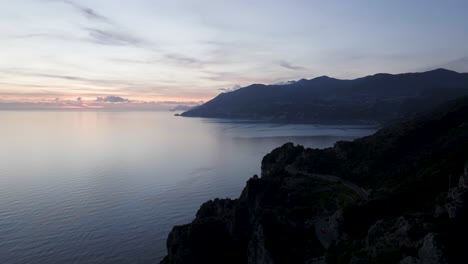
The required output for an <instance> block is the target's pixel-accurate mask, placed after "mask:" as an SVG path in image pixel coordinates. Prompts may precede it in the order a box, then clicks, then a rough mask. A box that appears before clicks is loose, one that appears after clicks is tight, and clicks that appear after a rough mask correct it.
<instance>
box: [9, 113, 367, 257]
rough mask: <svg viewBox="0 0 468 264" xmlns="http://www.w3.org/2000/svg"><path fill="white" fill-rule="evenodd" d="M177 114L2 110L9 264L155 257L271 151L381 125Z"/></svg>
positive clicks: (234, 191) (238, 186)
mask: <svg viewBox="0 0 468 264" xmlns="http://www.w3.org/2000/svg"><path fill="white" fill-rule="evenodd" d="M172 114H173V113H166V112H0V263H3V264H13V263H18V264H25V263H48V264H53V263H60V264H64V263H155V262H156V261H158V260H160V259H161V257H162V256H164V255H165V239H166V237H167V234H168V233H169V231H170V230H171V228H172V226H173V225H177V224H183V223H188V222H189V221H191V220H192V219H193V217H194V215H195V212H196V210H197V209H198V208H199V206H200V205H201V204H202V203H203V202H204V201H206V200H209V199H212V198H215V197H221V198H224V197H233V198H235V197H238V195H239V194H240V192H241V190H242V188H243V187H244V185H245V182H246V181H247V179H248V178H249V177H251V176H252V175H253V174H256V173H257V174H258V173H260V161H261V159H262V157H263V156H264V155H265V154H266V153H268V152H270V151H271V150H272V149H273V148H275V147H278V146H280V145H281V144H283V143H286V142H288V141H292V142H294V143H298V144H302V145H305V146H308V147H317V148H323V147H328V146H331V145H332V144H333V143H334V142H335V141H337V140H347V139H352V138H355V137H360V136H364V135H368V134H371V133H373V132H374V131H375V129H374V128H372V127H363V126H315V125H278V124H267V123H254V122H239V121H226V120H215V119H201V118H182V117H174V116H173V115H172Z"/></svg>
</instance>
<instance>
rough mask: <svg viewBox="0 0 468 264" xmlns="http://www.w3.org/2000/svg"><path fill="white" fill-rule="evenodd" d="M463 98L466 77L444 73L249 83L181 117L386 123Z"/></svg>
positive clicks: (467, 80) (467, 89)
mask: <svg viewBox="0 0 468 264" xmlns="http://www.w3.org/2000/svg"><path fill="white" fill-rule="evenodd" d="M464 95H468V73H457V72H455V71H450V70H446V69H434V70H431V71H427V72H414V73H402V74H387V73H377V74H374V75H368V76H365V77H361V78H356V79H351V80H346V79H335V78H332V77H328V76H319V77H316V78H313V79H308V80H307V79H301V80H298V81H296V82H294V83H291V84H286V85H265V84H251V85H249V86H246V87H243V88H240V89H237V90H235V91H232V92H228V93H222V94H219V95H218V96H216V97H215V98H213V99H212V100H210V101H208V102H206V103H205V104H203V105H201V106H199V107H196V108H194V109H191V110H189V111H186V112H184V113H182V114H181V116H185V117H214V118H234V119H236V118H239V119H253V120H269V121H279V122H295V123H386V122H389V121H391V120H396V119H399V118H401V117H405V116H413V115H414V114H415V113H418V112H423V111H425V110H428V109H430V108H432V107H434V106H436V105H437V104H440V103H443V102H445V101H448V100H450V99H454V98H457V97H460V96H464Z"/></svg>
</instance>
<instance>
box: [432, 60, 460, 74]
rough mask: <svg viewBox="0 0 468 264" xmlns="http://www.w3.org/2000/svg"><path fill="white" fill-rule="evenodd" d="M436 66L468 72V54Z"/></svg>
mask: <svg viewBox="0 0 468 264" xmlns="http://www.w3.org/2000/svg"><path fill="white" fill-rule="evenodd" d="M434 68H444V69H449V70H452V71H457V72H468V56H466V57H462V58H459V59H456V60H453V61H449V62H446V63H444V64H441V65H439V66H438V67H433V69H434Z"/></svg>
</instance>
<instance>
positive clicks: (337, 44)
mask: <svg viewBox="0 0 468 264" xmlns="http://www.w3.org/2000/svg"><path fill="white" fill-rule="evenodd" d="M0 4H1V6H0V32H1V34H0V109H124V110H125V109H132V110H133V109H136V110H160V109H169V108H172V107H175V106H176V105H196V104H199V103H201V102H205V101H208V100H210V99H211V98H213V97H215V96H216V95H217V94H219V93H221V92H226V91H230V90H233V89H237V88H238V87H242V86H247V85H249V84H252V83H265V84H273V83H278V82H283V81H288V80H296V79H301V78H306V79H310V78H314V77H317V76H321V75H328V76H332V77H336V78H345V79H351V78H356V77H362V76H366V75H370V74H375V73H379V72H388V73H401V72H413V71H424V70H428V69H432V68H438V67H445V68H450V69H452V70H457V71H468V19H467V14H468V1H465V0H460V1H452V0H444V1H431V0H412V1H407V0H406V1H400V0H396V1H395V0H394V1H383V0H372V1H371V0H367V1H361V0H355V1H344V0H343V1H330V0H327V1H313V0H289V1H275V0H269V1H266V0H255V1H253V0H250V1H248V0H235V1H234V0H232V1H219V0H217V1H216V0H171V1H159V0H133V1H116V0H15V1H8V0H0Z"/></svg>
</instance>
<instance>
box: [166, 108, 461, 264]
mask: <svg viewBox="0 0 468 264" xmlns="http://www.w3.org/2000/svg"><path fill="white" fill-rule="evenodd" d="M467 160H468V99H461V100H460V101H457V102H454V103H452V104H450V105H447V106H444V107H442V108H440V109H438V110H437V111H435V112H433V113H430V114H428V115H426V116H422V117H420V118H419V119H416V120H414V121H410V122H404V123H401V124H397V125H393V126H390V127H387V128H385V129H382V130H381V131H379V132H377V133H376V134H375V135H373V136H369V137H365V138H362V139H358V140H355V141H353V142H338V143H337V144H336V145H335V146H334V147H332V148H328V149H323V150H318V149H305V148H303V147H301V146H294V145H293V144H291V143H288V144H285V145H283V146H282V147H280V148H277V149H275V150H273V151H272V152H271V153H270V154H268V155H266V156H265V157H264V159H263V161H262V175H261V177H258V176H256V175H255V176H254V177H252V178H251V179H250V180H249V181H248V182H247V184H246V187H245V188H244V190H243V192H242V194H241V195H240V197H239V198H238V199H234V200H231V199H215V200H212V201H209V202H206V203H205V204H203V205H202V206H201V207H200V210H199V211H198V213H197V215H196V218H195V220H193V221H192V223H190V224H188V225H183V226H176V227H174V229H173V231H172V232H171V234H170V235H169V237H168V240H167V248H168V255H167V256H166V258H165V259H164V260H163V261H162V262H161V263H163V264H176V263H177V264H184V263H191V264H197V263H208V264H209V263H228V264H229V263H249V264H265V263H268V264H270V263H271V264H277V263H280V264H281V263H293V264H294V263H324V262H325V263H355V264H358V263H362V264H364V263H366V264H367V263H407V264H409V263H464V261H461V260H466V259H468V252H467V250H466V249H467V248H468V225H467V224H466V223H468V186H467V185H468V184H467V182H468V163H467Z"/></svg>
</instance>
